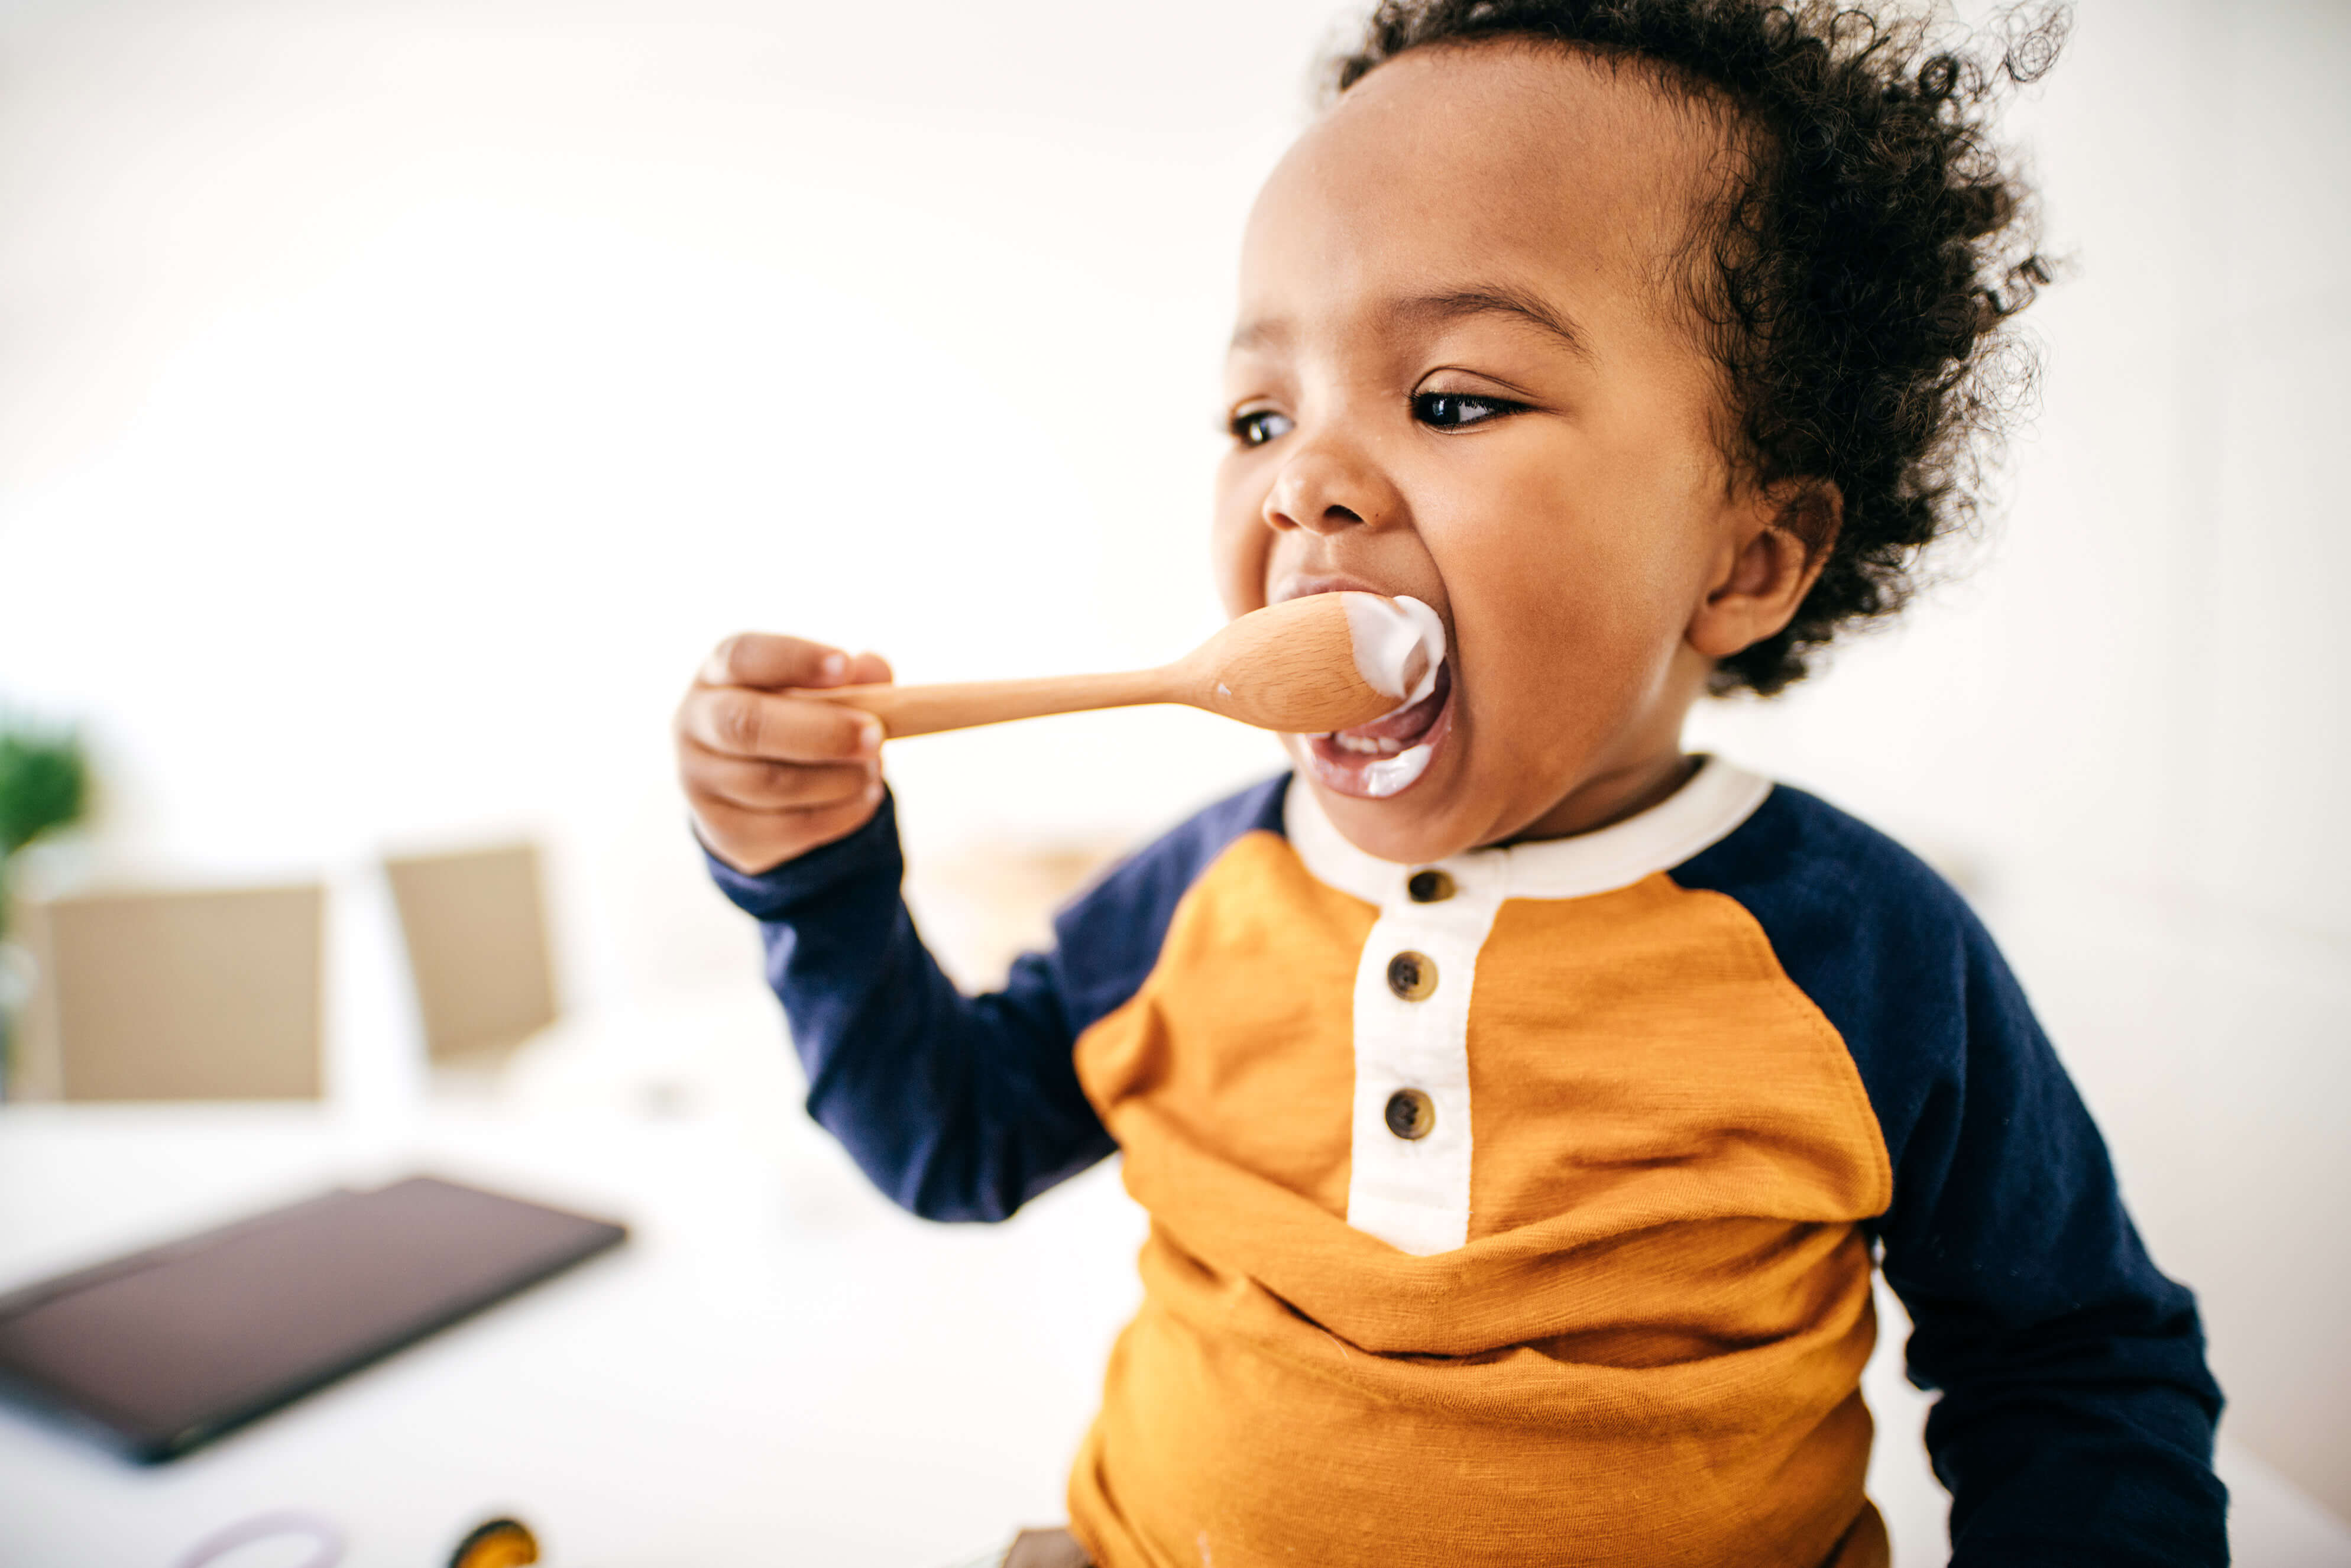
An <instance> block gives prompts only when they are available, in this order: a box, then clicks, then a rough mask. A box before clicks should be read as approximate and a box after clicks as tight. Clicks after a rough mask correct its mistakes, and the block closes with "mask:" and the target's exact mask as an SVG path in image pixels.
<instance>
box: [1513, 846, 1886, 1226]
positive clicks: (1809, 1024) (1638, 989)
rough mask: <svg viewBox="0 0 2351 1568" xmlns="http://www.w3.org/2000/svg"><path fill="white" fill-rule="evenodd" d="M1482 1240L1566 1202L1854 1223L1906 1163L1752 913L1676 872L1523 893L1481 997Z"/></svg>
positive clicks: (1682, 1214)
mask: <svg viewBox="0 0 2351 1568" xmlns="http://www.w3.org/2000/svg"><path fill="white" fill-rule="evenodd" d="M1469 1085H1470V1089H1469V1103H1470V1107H1471V1109H1470V1119H1471V1124H1472V1135H1473V1138H1474V1140H1475V1145H1476V1151H1477V1152H1476V1156H1475V1163H1474V1165H1473V1166H1472V1175H1471V1186H1470V1210H1469V1235H1470V1238H1471V1239H1473V1240H1474V1239H1477V1238H1479V1237H1481V1236H1493V1235H1497V1234H1499V1233H1500V1232H1503V1231H1508V1230H1512V1229H1516V1228H1519V1227H1520V1226H1524V1225H1531V1224H1536V1223H1539V1222H1541V1221H1543V1220H1547V1219H1551V1218H1553V1217H1556V1216H1559V1215H1562V1214H1565V1213H1570V1212H1573V1213H1574V1214H1576V1215H1578V1216H1579V1217H1580V1218H1581V1219H1582V1220H1583V1223H1584V1224H1586V1225H1588V1226H1589V1227H1591V1228H1593V1230H1595V1231H1598V1232H1602V1233H1620V1232H1624V1231H1627V1230H1631V1229H1635V1228H1640V1227H1642V1226H1645V1225H1649V1224H1655V1223H1657V1222H1659V1221H1663V1220H1689V1219H1697V1218H1708V1217H1711V1216H1747V1217H1766V1218H1780V1219H1789V1220H1800V1221H1813V1222H1819V1223H1843V1222H1850V1221H1852V1220H1855V1219H1859V1218H1867V1217H1869V1216H1872V1215H1875V1214H1877V1213H1880V1212H1882V1211H1883V1210H1884V1209H1885V1207H1886V1205H1887V1203H1889V1202H1890V1201H1892V1197H1893V1177H1892V1173H1891V1170H1890V1168H1889V1167H1888V1165H1887V1162H1886V1151H1885V1145H1884V1143H1883V1141H1882V1139H1881V1138H1880V1136H1879V1134H1878V1129H1877V1117H1876V1113H1875V1112H1874V1111H1873V1110H1872V1109H1871V1108H1870V1104H1869V1094H1868V1091H1867V1090H1866V1089H1865V1088H1864V1087H1863V1085H1862V1082H1861V1074H1860V1072H1859V1071H1858V1070H1857V1069H1856V1068H1855V1066H1854V1061H1853V1057H1852V1054H1851V1053H1850V1052H1849V1051H1846V1050H1845V1047H1844V1040H1841V1039H1839V1038H1838V1036H1837V1033H1836V1030H1834V1028H1833V1027H1832V1026H1831V1025H1830V1023H1829V1021H1828V1019H1826V1018H1824V1017H1823V1016H1822V1014H1821V1011H1820V1009H1818V1008H1816V1007H1814V1006H1813V1002H1812V1000H1811V999H1810V998H1807V997H1806V996H1805V995H1804V994H1803V993H1802V991H1800V990H1799V989H1797V988H1796V985H1795V982H1794V981H1792V980H1791V979H1789V978H1788V977H1787V975H1786V974H1785V973H1784V972H1783V971H1782V969H1781V967H1780V964H1779V960H1778V959H1777V958H1776V957H1775V956H1773V955H1772V952H1771V942H1770V941H1769V939H1767V938H1766V937H1765V936H1764V935H1763V930H1762V927H1761V926H1760V925H1757V924H1756V922H1755V918H1754V916H1753V915H1750V914H1748V913H1747V911H1746V910H1744V909H1742V908H1740V906H1739V904H1737V903H1735V902H1734V901H1732V900H1730V899H1729V898H1726V897H1724V896H1723V895H1722V894H1718V893H1708V892H1692V891H1688V890H1686V889H1684V888H1681V887H1678V886H1677V885H1676V884H1675V883H1673V882H1672V881H1671V880H1670V879H1669V878H1667V876H1666V875H1665V874H1664V873H1656V874H1653V875H1651V876H1648V877H1646V878H1645V879H1643V880H1642V881H1640V882H1638V883H1634V884H1633V885H1632V886H1630V887H1627V888H1623V889H1621V890H1619V891H1617V892H1615V893H1609V894H1597V895H1595V896H1593V897H1588V898H1574V899H1511V900H1509V901H1507V902H1506V903H1504V904H1503V905H1502V906H1501V910H1500V913H1499V914H1498V915H1496V916H1495V920H1494V926H1493V930H1492V932H1491V933H1490V934H1489V936H1487V938H1486V945H1485V946H1484V948H1483V949H1482V950H1481V951H1480V952H1479V958H1478V988H1477V993H1476V995H1475V996H1474V997H1473V998H1472V999H1471V1002H1470V1009H1469Z"/></svg>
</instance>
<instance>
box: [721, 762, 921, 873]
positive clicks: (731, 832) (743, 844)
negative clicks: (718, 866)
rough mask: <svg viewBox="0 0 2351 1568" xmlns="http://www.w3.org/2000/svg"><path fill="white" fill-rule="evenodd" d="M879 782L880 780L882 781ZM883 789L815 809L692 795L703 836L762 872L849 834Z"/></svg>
mask: <svg viewBox="0 0 2351 1568" xmlns="http://www.w3.org/2000/svg"><path fill="white" fill-rule="evenodd" d="M877 783H878V781H877ZM692 800H693V806H694V818H695V826H696V827H697V828H698V829H699V830H700V831H701V835H702V841H703V843H704V845H705V847H706V848H708V849H709V850H710V851H711V852H713V853H714V854H716V855H717V857H718V858H719V859H720V860H723V861H725V862H726V863H727V864H728V865H731V866H733V867H735V869H736V870H737V871H742V872H748V873H751V874H752V875H754V876H757V875H758V874H759V873H763V872H768V871H773V870H774V869H775V868H776V867H778V866H779V865H781V864H783V863H784V862H786V861H788V860H793V859H797V858H798V857H799V856H800V855H804V854H806V853H808V852H809V851H810V850H813V849H817V848H820V847H821V846H822V845H825V844H829V843H831V842H832V841H834V840H835V839H841V838H846V837H848V836H849V835H850V834H851V833H853V832H855V831H857V830H858V829H859V828H862V827H863V826H864V825H865V823H866V822H867V821H869V820H870V819H871V818H872V815H873V812H874V810H875V808H876V807H877V806H879V805H880V803H881V800H882V795H881V791H880V789H878V788H876V789H874V790H873V791H872V793H871V794H869V795H865V796H862V797H860V798H859V799H857V800H844V801H841V802H839V803H838V804H835V805H831V806H824V807H820V808H818V809H817V810H810V811H751V810H744V809H743V808H742V807H740V806H734V805H729V804H728V803H727V802H726V801H724V800H717V799H715V798H713V797H711V796H707V795H696V796H693V797H692Z"/></svg>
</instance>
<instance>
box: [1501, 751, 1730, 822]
mask: <svg viewBox="0 0 2351 1568" xmlns="http://www.w3.org/2000/svg"><path fill="white" fill-rule="evenodd" d="M1697 771H1698V758H1695V757H1689V756H1685V755H1684V754H1683V752H1682V750H1681V748H1680V747H1678V746H1677V747H1675V748H1674V749H1673V751H1672V752H1671V753H1670V754H1668V755H1667V756H1665V757H1661V758H1643V759H1642V760H1641V761H1640V762H1638V763H1636V764H1635V765H1633V766H1630V767H1625V768H1609V769H1608V770H1606V771H1604V772H1602V773H1597V774H1594V775H1593V777H1591V778H1589V779H1585V780H1584V781H1583V783H1581V784H1579V785H1577V786H1576V787H1575V788H1574V789H1572V790H1570V791H1569V792H1568V793H1567V795H1566V796H1564V797H1563V798H1562V800H1560V802H1559V804H1557V805H1555V806H1553V807H1552V809H1551V810H1548V811H1545V812H1544V813H1543V814H1542V815H1541V816H1540V817H1538V818H1536V819H1535V820H1534V821H1531V822H1530V823H1528V824H1527V825H1526V826H1525V827H1524V828H1522V829H1520V831H1518V832H1515V833H1512V834H1511V835H1510V837H1509V838H1507V839H1505V840H1503V841H1502V842H1504V843H1510V844H1517V843H1525V842H1528V841H1531V840H1535V839H1564V838H1568V837H1571V836H1573V834H1576V833H1590V832H1596V831H1599V830H1600V829H1602V828H1605V827H1608V826H1610V825H1611V824H1613V823H1616V822H1621V821H1624V820H1625V818H1627V817H1637V816H1639V815H1640V814H1641V813H1642V812H1644V811H1646V810H1648V809H1649V808H1650V807H1652V806H1655V805H1657V804H1658V803H1660V802H1661V801H1663V800H1666V799H1667V797H1668V796H1670V795H1672V794H1673V792H1674V791H1675V790H1677V789H1680V788H1681V787H1682V786H1683V785H1684V784H1687V782H1689V777H1690V775H1691V774H1693V773H1695V772H1697Z"/></svg>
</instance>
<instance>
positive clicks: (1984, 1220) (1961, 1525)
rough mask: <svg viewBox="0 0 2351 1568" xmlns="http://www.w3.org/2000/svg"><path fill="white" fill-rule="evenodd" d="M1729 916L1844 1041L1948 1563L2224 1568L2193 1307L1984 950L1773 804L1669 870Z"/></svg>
mask: <svg viewBox="0 0 2351 1568" xmlns="http://www.w3.org/2000/svg"><path fill="white" fill-rule="evenodd" d="M1673 876H1674V880H1675V881H1677V882H1678V883H1681V884H1682V885H1684V886H1687V887H1702V888H1712V889H1714V890H1716V891H1718V892H1720V893H1724V894H1729V896H1730V897H1732V898H1735V899H1737V900H1738V901H1739V902H1740V904H1742V905H1744V906H1745V907H1746V908H1747V909H1748V911H1749V912H1750V914H1752V915H1754V916H1755V918H1756V920H1757V921H1758V923H1760V924H1761V925H1762V927H1763V930H1764V933H1765V935H1766V936H1769V937H1770V938H1771V946H1772V948H1773V951H1774V952H1775V953H1776V954H1777V955H1778V956H1779V959H1780V962H1781V965H1782V967H1784V968H1785V969H1786V970H1787V972H1788V975H1789V977H1790V978H1792V979H1793V980H1794V981H1795V983H1796V984H1797V985H1798V986H1799V987H1801V988H1802V989H1803V990H1804V992H1805V993H1806V994H1807V995H1809V996H1810V997H1811V998H1813V1002H1814V1003H1815V1004H1816V1005H1817V1006H1819V1008H1820V1009H1821V1010H1822V1011H1823V1013H1825V1014H1826V1015H1827V1016H1828V1019H1829V1021H1830V1022H1831V1023H1832V1024H1834V1026H1835V1027H1836V1030H1837V1031H1838V1032H1839V1033H1840V1034H1841V1035H1842V1036H1844V1040H1845V1043H1846V1045H1847V1047H1848V1049H1850V1050H1851V1051H1852V1052H1853V1056H1854V1061H1855V1064H1856V1065H1857V1066H1858V1067H1859V1069H1860V1071H1861V1077H1862V1082H1863V1083H1864V1084H1865V1086H1866V1088H1867V1089H1868V1091H1869V1097H1870V1103H1871V1104H1872V1105H1873V1106H1874V1107H1875V1109H1876V1113H1877V1120H1878V1124H1879V1126H1880V1128H1881V1129H1882V1130H1883V1132H1884V1134H1885V1138H1886V1152H1887V1154H1888V1155H1890V1156H1891V1158H1892V1161H1893V1166H1894V1198H1893V1204H1892V1206H1891V1207H1889V1208H1888V1209H1887V1211H1886V1214H1885V1215H1883V1216H1882V1217H1880V1218H1879V1219H1878V1220H1877V1222H1876V1235H1877V1239H1878V1240H1879V1241H1880V1243H1881V1244H1882V1246H1883V1249H1884V1252H1883V1260H1884V1268H1885V1271H1886V1282H1887V1283H1888V1284H1890V1285H1892V1286H1893V1287H1894V1290H1895V1291H1896V1293H1897V1294H1898V1295H1899V1296H1900V1297H1901V1298H1902V1301H1903V1303H1904V1305H1905V1306H1906V1307H1907V1308H1908V1310H1909V1312H1910V1316H1911V1321H1912V1322H1913V1325H1914V1332H1913V1333H1912V1334H1911V1338H1910V1344H1909V1368H1910V1377H1911V1381H1912V1382H1914V1383H1916V1384H1917V1385H1919V1386H1920V1387H1922V1388H1928V1389H1938V1390H1940V1391H1941V1396H1940V1397H1939V1398H1938V1400H1937V1401H1936V1403H1935V1406H1934V1408H1933V1410H1932V1411H1931V1413H1930V1414H1929V1415H1928V1421H1927V1447H1928V1452H1929V1454H1930V1455H1931V1456H1932V1458H1933V1460H1934V1465H1935V1473H1936V1474H1937V1475H1938V1476H1939V1477H1940V1478H1941V1479H1942V1481H1943V1484H1944V1485H1945V1486H1947V1487H1949V1489H1950V1492H1951V1561H1952V1563H1954V1564H1955V1565H1956V1568H1979V1565H1988V1564H1993V1563H2000V1564H2016V1565H2032V1564H2043V1563H2046V1564H2069V1565H2073V1568H2107V1565H2112V1568H2122V1565H2124V1564H2131V1565H2135V1568H2136V1565H2155V1564H2162V1565H2166V1568H2190V1565H2196V1568H2202V1565H2204V1564H2215V1563H2226V1562H2227V1561H2228V1542H2227V1536H2226V1530H2225V1516H2226V1512H2227V1505H2228V1495H2227V1492H2226V1491H2225V1490H2224V1489H2223V1488H2222V1487H2221V1485H2220V1480H2219V1479H2218V1478H2217V1477H2215V1476H2214V1475H2213V1473H2212V1467H2211V1457H2212V1430H2213V1424H2214V1423H2215V1421H2217V1420H2218V1418H2219V1416H2220V1388H2219V1386H2218V1385H2215V1384H2214V1382H2213V1380H2212V1375H2211V1373H2210V1371H2209V1370H2208V1369H2207V1367H2206V1365H2205V1361H2204V1335H2203V1330H2202V1327H2201V1325H2200V1324H2199V1322H2198V1319H2197V1314H2196V1302H2195V1298H2194V1297H2193V1296H2192V1295H2190V1294H2189V1291H2187V1290H2186V1289H2184V1288H2183V1287H2181V1286H2180V1285H2179V1284H2176V1283H2174V1282H2173V1281H2170V1280H2168V1279H2167V1278H2165V1277H2164V1275H2163V1274H2162V1273H2160V1272H2159V1271H2158V1270H2157V1269H2156V1267H2155V1265H2154V1263H2153V1262H2152V1261H2151V1260H2149V1259H2148V1257H2147V1251H2146V1249H2145V1248H2144V1247H2143V1246H2141V1245H2140V1242H2139V1238H2138V1234H2137V1230H2136V1229H2135V1228H2133V1227H2132V1225H2131V1222H2130V1217H2129V1216H2128V1215H2127V1214H2126V1213H2125V1212H2124V1209H2123V1203H2122V1196H2121V1193H2120V1191H2119V1190H2118V1189H2117V1187H2116V1182H2115V1176H2114V1170H2113V1167H2112V1166H2111V1165H2110V1163H2109V1162H2108V1160H2107V1157H2106V1150H2105V1143H2104V1141H2103V1140H2102V1139H2101V1138H2100V1137H2099V1135H2098V1130H2097V1128H2096V1126H2095V1124H2092V1122H2091V1120H2090V1116H2089V1113H2088V1111H2087V1110H2086V1109H2085V1107H2084V1106H2083V1104H2082V1101H2081V1097H2080V1095H2079V1094H2077V1093H2076V1092H2075V1091H2074V1084H2073V1082H2072V1080H2071V1079H2069V1078H2068V1077H2067V1076H2066V1073H2065V1070H2064V1067H2063V1065H2061V1064H2060V1063H2059V1061H2058V1060H2057V1057H2056V1053H2055V1052H2054V1051H2052V1050H2051V1049H2050V1045H2049V1041H2048V1040H2047V1039H2046V1037H2044V1036H2043V1033H2042V1032H2041V1028H2040V1026H2039V1024H2038V1023H2036V1022H2035V1021H2034V1019H2033V1017H2032V1009H2030V1008H2029V1007H2028V1006H2027V1004H2026V1002H2025V999H2024V996H2023V993H2022V990H2021V989H2020V988H2018V986H2017V984H2016V981H2015V979H2014V978H2013V977H2011V975H2010V973H2009V971H2008V967H2007V965H2006V964H2005V963H2004V962H2003V961H2002V960H2001V956H2000V954H1999V952H1998V950H1997V949H1996V948H1994V946H1992V942H1991V936H1989V935H1988V934H1987V933H1986V932H1985V931H1984V929H1983V927H1982V925H1980V923H1979V922H1978V921H1977V920H1976V918H1975V916H1974V915H1973V913H1972V912H1971V911H1970V910H1969V909H1968V907H1967V905H1966V904H1965V902H1964V901H1963V900H1961V899H1960V898H1959V894H1956V893H1955V892H1953V891H1952V890H1951V888H1950V887H1949V885H1948V884H1947V883H1944V882H1943V880H1942V879H1941V878H1940V877H1938V876H1937V875H1936V874H1935V873H1933V872H1932V871H1931V870H1929V869H1928V867H1927V866H1925V865H1924V864H1922V863H1921V862H1919V861H1917V859H1916V858H1915V857H1913V856H1912V855H1910V854H1909V853H1907V852H1905V851H1904V850H1902V849H1901V848H1899V847H1898V846H1896V844H1894V843H1893V842H1892V841H1890V840H1887V839H1886V838H1885V837H1883V836H1882V835H1880V834H1878V833H1876V831H1873V830H1871V829H1869V828H1867V827H1865V826H1864V825H1862V824H1861V823H1860V822H1857V821H1854V820H1853V819H1852V818H1850V817H1847V816H1845V815H1844V813H1842V812H1840V811H1837V810H1834V808H1832V807H1830V806H1827V805H1825V804H1823V802H1821V801H1819V800H1815V799H1813V797H1811V796H1809V795H1806V794H1803V793H1802V792H1801V791H1799V790H1794V789H1786V788H1784V787H1782V788H1781V789H1775V790H1773V791H1772V793H1771V797H1770V798H1769V799H1768V800H1765V802H1764V803H1763V805H1762V806H1761V808H1760V809H1759V810H1757V811H1756V813H1755V815H1754V816H1753V817H1751V818H1750V819H1749V820H1748V821H1747V822H1746V823H1745V824H1744V825H1742V826H1741V827H1740V829H1739V831H1736V832H1734V833H1733V834H1731V835H1730V837H1729V838H1728V839H1725V840H1724V841H1722V842H1721V843H1719V844H1717V845H1715V846H1714V847H1713V848H1711V849H1709V850H1708V851H1706V852H1703V853H1701V854H1699V855H1698V856H1697V857H1695V858H1694V859H1692V860H1691V861H1689V862H1687V863H1686V864H1684V865H1683V866H1681V867H1678V868H1677V869H1676V871H1675V872H1674V873H1673Z"/></svg>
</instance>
